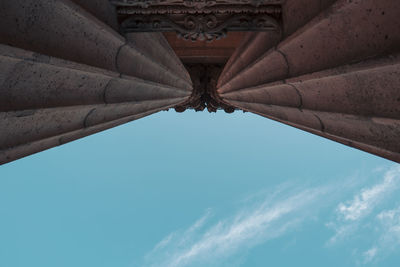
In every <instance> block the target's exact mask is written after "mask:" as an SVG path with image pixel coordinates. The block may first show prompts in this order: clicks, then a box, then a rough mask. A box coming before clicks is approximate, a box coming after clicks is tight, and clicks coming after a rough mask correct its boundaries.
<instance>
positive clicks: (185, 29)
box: [121, 15, 279, 41]
mask: <svg viewBox="0 0 400 267" xmlns="http://www.w3.org/2000/svg"><path fill="white" fill-rule="evenodd" d="M121 26H122V28H123V29H124V30H125V32H143V31H148V32H171V31H176V32H177V34H178V36H179V37H181V38H183V39H185V40H191V41H196V40H200V41H203V40H206V41H213V40H215V39H217V40H218V39H220V38H222V37H225V36H226V33H227V32H228V31H277V30H279V24H278V23H277V21H276V20H275V19H274V18H272V17H270V16H268V15H258V16H250V15H235V16H231V17H229V18H227V19H226V20H220V19H218V17H217V16H216V15H188V16H185V17H184V19H183V21H181V22H174V21H172V20H171V19H169V18H168V17H166V16H140V17H138V16H134V17H130V18H128V19H127V20H125V21H124V22H123V23H122V25H121Z"/></svg>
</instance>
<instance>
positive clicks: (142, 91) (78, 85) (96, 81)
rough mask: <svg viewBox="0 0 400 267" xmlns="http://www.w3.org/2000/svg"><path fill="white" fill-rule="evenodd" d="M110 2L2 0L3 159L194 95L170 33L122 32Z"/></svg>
mask: <svg viewBox="0 0 400 267" xmlns="http://www.w3.org/2000/svg"><path fill="white" fill-rule="evenodd" d="M107 6H108V2H107V3H106V2H101V1H98V2H96V1H88V2H85V1H69V0H58V1H55V0H35V1H33V0H20V1H16V0H12V1H11V0H10V1H1V2H0V22H1V24H0V25H1V26H0V69H1V72H0V129H1V131H0V164H3V163H7V162H10V161H12V160H16V159H18V158H21V157H24V156H27V155H30V154H32V153H36V152H39V151H42V150H45V149H48V148H51V147H54V146H57V145H61V144H64V143H67V142H70V141H73V140H75V139H78V138H82V137H85V136H87V135H90V134H93V133H96V132H99V131H102V130H106V129H108V128H111V127H115V126H118V125H120V124H123V123H126V122H129V121H132V120H135V119H139V118H142V117H144V116H147V115H150V114H152V113H155V112H158V111H160V110H165V109H168V108H171V107H174V106H176V105H177V104H180V103H182V102H185V101H187V99H188V98H189V97H190V95H191V92H192V82H191V80H190V77H189V75H188V73H187V71H186V70H185V69H184V67H183V65H182V64H181V63H180V61H179V59H178V58H177V57H176V55H175V54H174V53H173V50H172V49H171V47H169V45H168V43H167V41H166V40H165V39H164V37H163V36H162V35H161V36H159V35H157V34H154V37H157V36H158V37H157V38H154V37H153V36H151V37H149V38H148V37H146V38H142V37H140V36H136V37H132V36H130V37H128V38H125V37H123V36H121V35H120V34H119V33H118V32H117V31H115V27H113V22H112V20H111V19H112V18H113V14H112V9H107V8H106V7H107ZM95 16H98V18H96V17H95ZM114 19H116V17H114ZM106 23H107V24H108V25H107V24H106ZM109 25H110V26H112V27H110V26H109ZM114 26H115V25H114ZM149 40H152V42H153V43H152V47H156V49H149V47H148V46H147V45H148V44H149V43H148V42H149Z"/></svg>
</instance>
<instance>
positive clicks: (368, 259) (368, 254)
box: [364, 247, 378, 263]
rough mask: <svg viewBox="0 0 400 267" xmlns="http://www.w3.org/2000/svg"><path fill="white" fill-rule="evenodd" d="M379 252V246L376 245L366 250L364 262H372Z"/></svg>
mask: <svg viewBox="0 0 400 267" xmlns="http://www.w3.org/2000/svg"><path fill="white" fill-rule="evenodd" d="M377 252H378V248H376V247H373V248H371V249H369V250H367V251H365V252H364V263H368V262H371V261H372V260H373V259H374V258H375V256H376V253H377Z"/></svg>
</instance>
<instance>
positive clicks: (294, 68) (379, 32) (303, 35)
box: [219, 0, 400, 93]
mask: <svg viewBox="0 0 400 267" xmlns="http://www.w3.org/2000/svg"><path fill="white" fill-rule="evenodd" d="M399 16H400V2H399V1H392V0H382V1H374V0H363V1H347V0H339V1H337V2H336V3H335V4H334V5H333V6H331V7H330V8H328V9H327V10H325V11H324V12H322V13H321V14H320V15H319V16H318V17H316V18H315V19H313V20H312V21H311V22H309V23H308V24H307V25H306V26H304V27H303V28H301V29H300V30H298V31H297V32H296V33H294V34H293V35H291V36H290V37H289V38H287V39H286V40H284V41H283V42H281V43H280V44H279V45H278V46H277V48H276V49H271V50H270V51H269V52H267V51H266V54H265V55H264V56H263V57H262V58H260V59H259V60H257V61H255V62H254V63H253V64H251V65H249V66H248V67H247V68H246V69H244V70H243V71H241V72H240V73H239V74H238V75H236V76H235V77H234V78H232V79H231V80H230V81H229V82H227V83H226V84H224V85H221V87H220V88H219V92H220V93H226V92H229V91H234V90H237V89H241V88H246V87H252V86H257V85H260V84H263V83H268V82H273V81H276V80H280V79H285V78H289V77H295V76H298V75H302V74H307V73H311V72H315V71H319V70H323V69H327V68H332V67H336V66H340V65H343V64H348V63H351V62H355V61H360V60H364V59H366V58H369V57H373V56H377V55H383V54H386V53H390V52H392V53H393V52H394V51H398V50H399V49H400V31H398V29H399V28H400V20H398V18H399Z"/></svg>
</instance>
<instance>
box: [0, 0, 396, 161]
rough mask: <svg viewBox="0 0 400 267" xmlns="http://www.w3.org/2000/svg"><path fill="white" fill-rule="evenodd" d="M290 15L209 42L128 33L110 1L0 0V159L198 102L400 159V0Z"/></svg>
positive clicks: (370, 0) (298, 9)
mask: <svg viewBox="0 0 400 267" xmlns="http://www.w3.org/2000/svg"><path fill="white" fill-rule="evenodd" d="M281 15H282V16H280V20H279V22H280V23H281V29H280V31H269V32H247V33H246V32H228V34H227V38H225V39H221V40H216V41H213V42H211V43H207V42H202V41H198V42H190V41H184V40H181V39H179V38H177V36H176V34H175V33H169V32H168V33H164V34H161V33H154V32H153V33H129V34H126V35H123V34H121V33H120V27H119V25H118V21H117V14H116V11H115V8H114V7H113V6H112V5H111V4H110V1H108V0H3V1H0V129H1V131H0V164H3V163H7V162H10V161H13V160H16V159H18V158H21V157H24V156H27V155H30V154H32V153H36V152H39V151H42V150H45V149H49V148H51V147H54V146H58V145H62V144H65V143H67V142H70V141H73V140H76V139H78V138H82V137H85V136H88V135H91V134H94V133H97V132H99V131H103V130H106V129H109V128H111V127H115V126H118V125H120V124H123V123H127V122H129V121H132V120H136V119H139V118H142V117H145V116H148V115H150V114H153V113H155V112H158V111H161V110H165V109H168V108H171V107H174V108H175V109H177V110H178V111H183V110H185V109H186V108H190V107H193V105H194V104H193V103H194V102H196V103H197V104H196V103H195V104H196V105H197V106H198V110H202V109H205V108H206V107H207V109H208V110H211V111H216V110H217V109H218V108H219V107H221V106H223V107H225V110H226V111H229V112H233V111H234V110H235V108H236V109H243V110H245V111H250V112H254V113H256V114H259V115H261V116H264V117H267V118H270V119H273V120H276V121H279V122H282V123H285V124H288V125H291V126H293V127H297V128H299V129H302V130H305V131H308V132H310V133H313V134H316V135H319V136H322V137H325V138H328V139H331V140H334V141H336V142H339V143H342V144H345V145H348V146H351V147H354V148H357V149H361V150H364V151H367V152H369V153H373V154H376V155H379V156H381V157H385V158H387V159H390V160H393V161H397V162H400V142H399V140H400V89H399V88H400V30H399V29H400V19H399V18H400V1H398V0H379V1H378V0H337V1H334V0H287V1H284V2H283V4H282V14H281ZM184 64H185V65H184ZM199 64H200V65H199ZM223 65H225V67H224V68H223V70H222V73H221V74H220V76H219V77H218V82H217V76H218V74H219V73H220V72H221V69H222V66H223ZM186 68H189V69H191V70H192V73H191V74H192V77H195V76H196V75H193V71H194V72H196V73H195V74H197V76H199V77H200V76H201V75H200V74H199V73H197V72H199V71H197V70H198V69H202V70H204V71H203V72H204V73H205V74H204V75H203V76H201V77H202V79H200V78H199V79H198V80H199V81H197V83H198V84H200V85H201V86H197V87H198V88H200V89H201V90H200V91H201V92H202V93H198V94H197V95H196V91H195V90H193V83H192V78H191V76H190V75H189V73H188V71H187V69H186ZM207 70H218V72H215V71H209V72H210V73H211V74H212V75H211V74H210V73H208V71H207ZM214 72H215V73H218V74H217V75H214V74H213V73H214ZM214 76H215V77H214ZM200 81H201V82H200Z"/></svg>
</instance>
